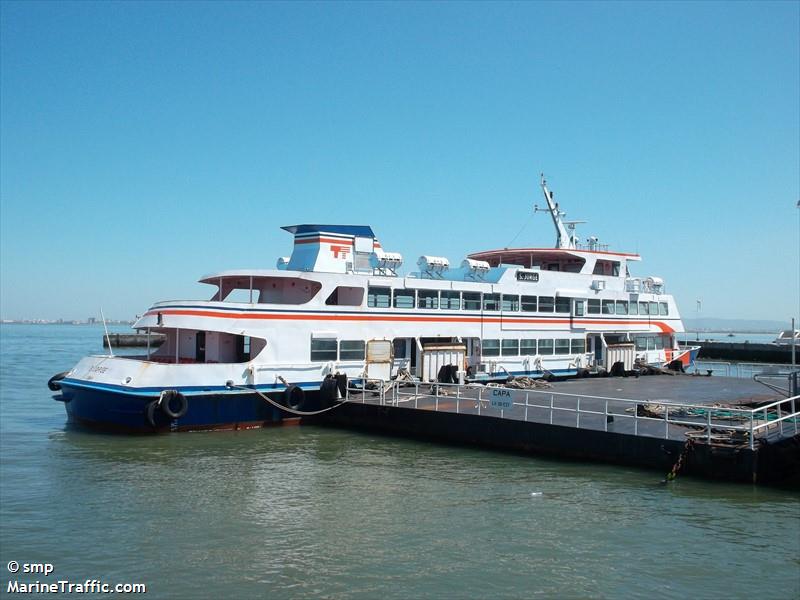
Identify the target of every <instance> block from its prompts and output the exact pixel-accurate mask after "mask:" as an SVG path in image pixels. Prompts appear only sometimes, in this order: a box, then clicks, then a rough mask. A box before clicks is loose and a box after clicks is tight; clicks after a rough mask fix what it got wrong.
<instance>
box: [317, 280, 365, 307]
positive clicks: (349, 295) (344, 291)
mask: <svg viewBox="0 0 800 600" xmlns="http://www.w3.org/2000/svg"><path fill="white" fill-rule="evenodd" d="M363 303H364V288H362V287H351V286H349V285H340V286H337V287H336V289H335V290H333V291H332V292H331V294H330V296H328V298H327V299H326V300H325V304H327V305H328V306H361V305H362V304H363Z"/></svg>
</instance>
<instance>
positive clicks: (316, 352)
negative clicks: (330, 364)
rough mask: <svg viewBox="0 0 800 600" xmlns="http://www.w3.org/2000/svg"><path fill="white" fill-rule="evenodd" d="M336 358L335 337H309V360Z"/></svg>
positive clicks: (317, 360) (318, 360)
mask: <svg viewBox="0 0 800 600" xmlns="http://www.w3.org/2000/svg"><path fill="white" fill-rule="evenodd" d="M328 360H336V338H311V361H312V362H320V361H328Z"/></svg>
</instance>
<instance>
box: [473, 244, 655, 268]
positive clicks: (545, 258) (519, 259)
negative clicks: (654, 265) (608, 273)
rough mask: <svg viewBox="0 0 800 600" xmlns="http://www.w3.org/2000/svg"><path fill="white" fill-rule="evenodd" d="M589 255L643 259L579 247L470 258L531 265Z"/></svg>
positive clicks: (479, 254)
mask: <svg viewBox="0 0 800 600" xmlns="http://www.w3.org/2000/svg"><path fill="white" fill-rule="evenodd" d="M587 256H594V257H596V258H598V259H604V260H641V259H642V258H641V256H639V255H638V254H629V253H626V252H607V251H600V250H582V249H577V248H501V249H498V250H484V251H482V252H474V253H472V254H470V255H469V258H472V259H474V260H485V261H486V262H488V263H489V265H491V266H493V267H497V266H499V265H501V264H508V265H519V266H523V267H531V266H533V265H535V264H541V263H543V262H559V261H563V260H565V259H566V260H577V261H581V262H584V261H586V258H587Z"/></svg>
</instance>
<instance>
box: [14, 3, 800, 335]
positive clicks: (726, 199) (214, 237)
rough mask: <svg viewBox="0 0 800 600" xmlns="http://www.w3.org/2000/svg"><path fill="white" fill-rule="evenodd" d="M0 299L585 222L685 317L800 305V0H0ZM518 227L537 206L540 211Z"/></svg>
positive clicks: (112, 309)
mask: <svg viewBox="0 0 800 600" xmlns="http://www.w3.org/2000/svg"><path fill="white" fill-rule="evenodd" d="M0 16H1V17H2V32H1V33H2V35H0V44H2V47H1V48H0V50H1V51H2V54H0V61H2V63H1V65H0V66H1V67H2V68H1V69H0V70H1V73H0V76H1V78H0V102H1V104H0V119H1V121H0V134H1V138H2V139H0V152H1V153H0V194H1V199H2V212H1V214H0V221H1V224H0V228H1V229H0V234H1V235H0V275H1V276H2V281H1V282H0V284H1V285H0V313H1V315H2V317H3V318H22V317H44V318H55V317H65V318H86V317H88V316H91V315H97V314H98V313H99V308H100V307H101V306H102V307H103V308H104V310H105V313H106V315H107V316H109V317H113V318H129V317H132V316H133V315H134V314H136V313H141V312H142V311H143V310H145V309H146V308H147V307H148V306H149V304H150V303H151V302H153V301H156V300H162V299H176V298H186V297H189V298H205V297H207V296H209V295H210V291H211V288H208V289H206V286H200V285H199V284H197V283H195V282H196V280H197V279H198V278H199V277H200V276H201V275H203V274H206V273H209V272H213V271H215V270H221V269H230V268H237V267H255V268H272V267H273V266H274V264H275V260H276V258H277V257H278V256H280V255H284V254H287V253H288V252H289V250H290V248H291V236H289V234H287V233H285V232H283V231H280V230H279V227H280V226H281V225H288V224H295V223H302V222H334V223H355V224H371V225H372V226H373V228H374V229H375V231H376V232H377V234H378V236H379V237H380V239H381V241H382V242H383V245H384V247H385V248H386V249H387V250H393V251H399V252H402V253H403V254H404V256H405V257H406V264H407V265H411V264H413V263H415V262H416V258H417V257H418V256H420V255H421V254H433V255H442V256H447V257H449V258H450V259H451V262H459V261H460V260H461V258H463V257H464V256H465V255H466V254H467V253H468V252H471V251H475V250H480V249H488V248H496V247H503V246H506V245H508V244H509V242H510V241H511V240H512V238H514V236H515V235H516V234H517V233H518V232H519V231H520V229H521V228H522V227H523V225H525V227H524V229H523V231H522V233H521V234H520V235H519V237H518V238H517V239H516V241H515V244H516V245H534V246H542V245H552V244H553V243H554V241H555V238H554V234H553V231H552V225H551V223H550V222H549V219H548V218H547V217H546V216H544V215H541V214H539V215H536V216H535V217H533V218H530V217H529V215H530V211H531V206H532V204H533V203H534V202H541V196H540V191H539V189H538V174H539V172H540V171H544V172H545V173H546V174H547V175H548V179H549V181H550V183H551V185H552V188H553V189H554V190H555V192H556V197H557V199H559V200H560V201H561V203H562V206H563V208H565V209H566V210H567V212H568V218H580V219H587V220H588V221H589V224H588V225H584V226H583V228H582V229H580V230H579V233H581V235H582V237H586V236H588V235H592V234H593V235H598V236H599V237H600V238H601V239H602V240H604V241H606V242H608V243H610V244H611V245H612V248H613V249H617V250H622V251H638V252H640V253H641V254H642V255H643V258H644V261H643V262H642V263H641V264H639V265H637V268H636V274H637V275H651V274H652V275H660V276H663V277H664V278H665V279H666V282H667V289H668V291H670V292H671V293H673V294H675V296H676V298H677V300H678V303H679V306H680V307H682V309H683V313H684V316H686V317H693V316H695V315H694V312H695V301H696V299H698V298H702V300H703V311H702V314H701V316H707V317H711V316H713V317H730V318H765V319H766V318H775V319H786V320H788V319H789V318H790V317H792V316H797V312H798V304H800V295H799V293H798V269H799V268H800V266H799V265H798V257H799V252H798V242H799V240H798V232H799V230H800V210H798V209H797V208H796V206H795V205H796V203H797V202H798V200H799V199H800V41H799V39H798V36H800V34H799V33H798V32H799V31H800V4H799V3H798V2H774V3H771V2H753V3H748V2H731V3H725V2H713V3H711V2H710V3H690V2H676V3H652V2H642V3H609V2H603V3H580V2H558V3H547V2H543V3H519V4H502V3H487V4H481V3H475V2H471V3H465V4H460V3H456V2H447V3H440V4H435V3H419V4H413V3H394V4H379V3H366V2H359V3H354V4H345V3H319V4H315V3H287V4H282V3H274V2H258V3H234V2H213V3H191V2H177V3H156V2H144V3H125V2H107V3H93V2H81V3H68V2H52V3H48V2H22V3H17V2H5V1H4V2H2V3H1V4H0ZM526 223H527V225H526Z"/></svg>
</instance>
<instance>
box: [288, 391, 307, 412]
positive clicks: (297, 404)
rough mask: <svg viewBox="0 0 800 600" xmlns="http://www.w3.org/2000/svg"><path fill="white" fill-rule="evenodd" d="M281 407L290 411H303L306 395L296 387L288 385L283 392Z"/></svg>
mask: <svg viewBox="0 0 800 600" xmlns="http://www.w3.org/2000/svg"><path fill="white" fill-rule="evenodd" d="M283 405H284V406H285V407H286V408H291V409H292V410H303V409H304V408H305V405H306V393H305V392H304V391H303V389H302V388H300V387H298V386H296V385H290V386H289V387H288V388H286V389H285V390H284V391H283Z"/></svg>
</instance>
